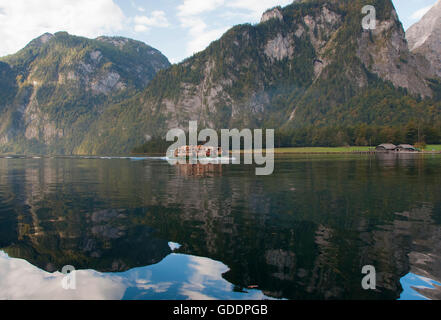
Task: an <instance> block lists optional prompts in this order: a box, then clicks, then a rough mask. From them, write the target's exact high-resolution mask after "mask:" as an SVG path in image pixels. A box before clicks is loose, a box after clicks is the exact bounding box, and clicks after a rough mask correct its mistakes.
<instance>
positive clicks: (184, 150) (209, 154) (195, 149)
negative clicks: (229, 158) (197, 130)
mask: <svg viewBox="0 0 441 320" xmlns="http://www.w3.org/2000/svg"><path fill="white" fill-rule="evenodd" d="M173 155H174V157H175V158H198V159H202V158H218V157H222V156H223V151H222V148H216V147H208V146H202V145H199V146H183V147H180V148H178V149H176V150H174V151H173Z"/></svg>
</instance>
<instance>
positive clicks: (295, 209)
mask: <svg viewBox="0 0 441 320" xmlns="http://www.w3.org/2000/svg"><path fill="white" fill-rule="evenodd" d="M393 156H394V158H393V159H389V158H387V157H386V158H382V157H375V156H374V157H364V156H355V157H353V156H345V157H341V156H326V157H323V156H320V157H319V156H299V157H287V156H284V157H280V158H279V159H277V161H276V170H275V174H274V175H272V176H269V177H256V176H255V175H254V173H255V172H254V170H253V168H250V167H246V166H224V167H222V170H221V174H215V176H214V179H211V178H208V179H206V177H207V176H204V175H203V174H202V175H201V176H200V177H199V178H198V179H188V177H189V176H194V175H192V170H189V169H184V172H185V170H189V172H190V174H185V173H182V171H181V168H179V167H177V166H170V165H168V164H167V163H166V162H165V161H160V160H159V159H158V160H153V161H152V160H147V159H144V160H140V161H131V160H126V159H108V160H107V159H1V160H0V232H1V233H0V248H2V249H3V250H4V251H5V252H6V253H7V254H8V255H9V256H10V257H14V258H21V259H24V260H26V261H27V262H29V263H31V264H32V265H34V266H36V267H38V268H39V269H42V270H45V272H54V271H56V270H60V269H61V268H62V267H63V266H64V265H73V266H75V267H76V268H77V269H93V270H95V272H97V273H98V274H100V275H103V274H108V273H109V272H112V273H115V272H118V275H119V276H121V274H126V273H130V272H131V271H132V270H133V269H135V270H136V269H139V268H140V269H142V270H144V269H148V270H151V268H158V269H156V272H154V273H153V274H160V271H161V270H163V273H162V274H163V279H162V278H161V279H162V280H161V281H159V280H155V281H153V283H160V284H161V285H160V286H159V287H160V288H162V291H164V292H162V293H161V294H162V295H155V294H156V293H155V294H153V293H152V291H149V293H145V292H144V293H143V291H142V290H141V291H137V289H136V288H135V287H136V286H134V285H133V282H131V283H132V284H127V281H126V282H124V283H125V285H124V286H123V289H121V292H122V291H123V297H125V298H140V297H141V296H142V295H144V296H145V297H146V298H158V297H167V298H171V299H173V298H183V297H186V298H197V297H200V298H202V297H204V296H205V295H206V296H210V297H211V296H213V297H216V298H226V299H228V298H236V296H235V294H236V293H239V294H240V292H241V291H247V288H249V287H254V286H257V287H258V288H259V290H261V291H262V292H261V293H259V294H260V296H259V295H257V296H256V298H260V297H263V295H264V296H266V297H272V298H287V299H398V298H400V297H401V298H403V297H404V298H406V297H411V296H410V295H406V294H404V296H403V295H402V293H403V287H404V290H406V288H407V287H406V285H405V284H406V283H408V282H406V281H404V280H403V279H406V278H405V277H406V275H408V274H409V273H411V274H415V275H418V276H421V277H425V278H427V279H432V280H434V281H436V282H440V280H441V259H440V253H441V248H440V246H441V241H440V240H441V227H440V225H441V190H440V188H439V185H440V184H441V170H440V169H441V164H440V161H439V160H440V158H439V157H432V156H430V157H421V156H420V155H417V156H415V155H411V156H412V157H407V158H405V159H403V158H400V157H401V156H403V155H399V156H400V157H398V158H397V157H396V156H397V155H393ZM197 171H198V170H196V172H197ZM196 176H197V175H196ZM209 176H210V175H209ZM170 241H173V242H176V243H180V244H182V247H180V248H179V250H178V252H177V253H174V254H172V250H171V249H170V247H169V242H170ZM176 256H184V257H187V258H188V259H189V257H195V256H197V257H206V258H207V259H208V260H209V261H210V263H212V262H213V261H221V265H222V267H219V269H216V270H217V271H216V274H218V278H217V280H218V281H221V280H222V281H225V282H223V286H222V288H224V290H221V291H216V288H217V287H218V286H219V285H220V284H219V283H217V282H210V281H208V282H207V283H205V285H204V288H205V289H204V290H208V291H202V292H201V291H200V290H199V291H198V290H195V288H197V285H196V286H192V285H189V284H188V283H189V279H190V278H191V276H190V273H186V276H184V275H182V277H181V278H174V280H173V281H175V282H176V286H175V287H173V286H169V287H167V286H164V285H163V283H164V282H165V283H167V282H169V281H168V280H167V279H169V280H170V279H172V278H173V277H174V274H175V273H179V270H177V269H179V268H176V266H179V264H180V263H182V262H180V261H178V260H174V259H176ZM186 261H187V262H186V263H187V265H194V263H191V262H189V261H190V260H186ZM215 265H217V264H216V263H215ZM364 265H374V266H376V268H377V271H378V273H379V274H378V290H376V291H364V290H362V288H361V278H362V275H361V269H362V267H363V266H364ZM149 266H150V267H149ZM226 266H228V268H227V267H226ZM209 269H210V268H208V267H207V266H206V265H205V264H202V265H201V267H198V268H193V269H192V270H195V271H194V272H193V273H192V275H193V276H192V277H196V276H198V275H199V276H200V277H202V278H203V277H204V272H206V271H207V270H209ZM7 277H9V276H7ZM36 281H37V280H36ZM37 282H38V281H37ZM11 283H13V282H11ZM112 283H113V282H112ZM184 283H186V286H185V288H186V289H187V293H188V292H193V295H189V294H187V295H183V294H182V290H183V289H182V288H184V286H183V284H184ZM191 283H193V282H191V281H190V284H191ZM196 283H197V282H196ZM144 284H145V283H144ZM150 284H152V283H150V282H149V283H148V284H146V285H147V286H149V285H150ZM230 284H233V285H234V287H232V286H231V285H230ZM410 287H414V285H411V286H410ZM173 288H179V290H178V289H173ZM435 288H436V286H435ZM0 290H1V291H2V292H3V290H2V289H1V288H0ZM429 290H430V289H428V290H426V289H421V288H417V292H418V293H419V294H421V295H424V296H425V297H428V298H437V297H439V295H438V294H437V293H436V292H435V291H436V289H435V291H434V290H433V289H432V291H429ZM117 291H118V290H116V289H115V290H113V292H117ZM118 292H119V293H118V294H119V295H121V292H120V291H118ZM128 292H133V294H131V293H130V294H129V293H128ZM213 292H217V293H216V294H213ZM405 292H406V291H405ZM252 297H253V298H254V296H252ZM111 298H112V297H111ZM117 298H118V299H119V298H121V297H119V296H118V295H117ZM248 298H250V297H249V296H248Z"/></svg>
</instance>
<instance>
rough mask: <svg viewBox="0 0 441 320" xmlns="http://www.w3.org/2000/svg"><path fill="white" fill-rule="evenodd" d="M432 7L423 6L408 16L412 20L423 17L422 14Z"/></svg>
mask: <svg viewBox="0 0 441 320" xmlns="http://www.w3.org/2000/svg"><path fill="white" fill-rule="evenodd" d="M431 8H432V6H428V7H425V8H422V9H420V10H417V11H415V12H414V13H413V14H412V15H411V16H410V17H411V18H412V19H413V20H420V19H421V18H422V17H424V15H425V14H426V13H427V12H429V10H430V9H431Z"/></svg>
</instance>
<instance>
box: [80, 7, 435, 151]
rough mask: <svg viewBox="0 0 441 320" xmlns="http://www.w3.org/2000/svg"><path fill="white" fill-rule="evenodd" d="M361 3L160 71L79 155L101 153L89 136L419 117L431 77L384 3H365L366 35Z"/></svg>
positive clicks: (275, 23) (303, 16)
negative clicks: (369, 9)
mask: <svg viewBox="0 0 441 320" xmlns="http://www.w3.org/2000/svg"><path fill="white" fill-rule="evenodd" d="M366 4H367V3H366V1H362V0H355V1H353V0H351V1H349V0H338V1H337V0H328V1H324V0H309V1H296V2H294V3H293V4H292V5H289V6H287V7H285V8H280V7H278V8H274V9H271V10H269V11H267V12H265V13H264V15H263V17H262V20H261V23H260V24H257V25H249V24H245V25H239V26H236V27H234V28H232V29H231V30H229V31H228V32H227V33H226V34H225V35H224V36H223V37H222V38H221V39H220V40H218V41H216V42H213V43H212V44H211V45H210V46H209V47H208V48H207V49H206V50H204V51H202V52H200V53H198V54H196V55H194V56H193V57H191V58H189V59H187V60H185V61H184V62H182V63H180V64H178V65H174V66H172V67H171V68H169V69H167V70H165V71H162V72H160V73H159V74H158V75H157V76H156V77H155V79H154V80H153V81H152V82H151V83H150V85H149V86H148V87H147V88H146V90H144V92H143V93H142V94H140V95H139V96H137V97H135V98H134V99H132V100H130V101H125V102H123V103H122V104H120V105H118V106H114V107H112V108H109V109H108V110H107V111H108V113H106V114H104V115H103V118H102V119H105V121H101V122H98V123H96V125H95V127H94V128H92V130H91V131H90V138H87V139H85V143H84V144H83V145H82V149H81V151H82V152H86V153H87V152H89V151H93V152H102V151H104V150H107V149H106V148H104V147H103V146H104V143H105V142H104V140H102V141H99V139H95V140H94V141H93V143H91V141H92V137H99V136H105V137H111V139H112V140H115V141H121V139H120V138H121V133H122V136H124V141H127V140H129V139H131V140H130V141H133V142H139V143H142V141H143V140H145V137H146V136H163V135H164V134H165V132H166V131H167V130H168V129H170V128H175V127H182V128H184V129H185V128H187V127H188V121H189V120H196V121H198V123H199V125H200V127H210V128H216V129H219V128H234V127H239V128H254V127H261V128H262V127H263V128H265V127H266V128H283V127H286V128H301V127H305V126H315V127H317V126H326V125H331V124H332V125H335V124H342V125H344V124H354V123H367V124H391V123H394V124H396V123H400V122H401V123H402V121H407V120H408V119H409V118H411V117H413V116H415V115H417V114H418V113H419V112H420V111H417V110H416V109H415V107H414V103H417V101H419V99H420V98H427V99H430V98H431V97H432V96H433V94H434V93H433V88H432V86H431V82H430V81H429V79H432V78H434V77H435V74H434V73H433V72H432V70H431V68H430V64H429V63H428V61H427V60H426V59H424V58H423V57H418V56H415V55H413V54H412V53H411V52H410V51H409V50H408V47H407V43H406V39H405V33H404V30H403V28H402V25H401V23H400V21H399V19H398V16H397V13H396V11H395V9H394V7H393V4H392V2H391V1H390V0H377V1H374V3H370V4H373V5H374V6H375V7H376V8H377V29H376V30H371V31H367V30H364V29H363V28H362V25H361V21H362V18H363V14H362V10H361V9H362V7H363V6H364V5H366ZM385 97H388V98H387V99H389V100H387V99H386V100H387V101H386V102H385ZM405 97H406V98H405ZM403 99H404V100H405V103H404V102H403ZM382 103H383V104H384V103H385V104H386V108H385V107H384V106H383V104H382ZM366 104H367V106H366ZM128 110H130V111H128ZM129 123H130V124H134V125H133V126H132V128H131V129H129V128H127V124H129ZM114 147H116V148H117V149H113V150H111V151H112V152H116V151H118V150H122V149H124V148H125V147H124V145H123V144H122V143H119V144H118V143H117V144H114ZM125 151H127V149H126V150H125Z"/></svg>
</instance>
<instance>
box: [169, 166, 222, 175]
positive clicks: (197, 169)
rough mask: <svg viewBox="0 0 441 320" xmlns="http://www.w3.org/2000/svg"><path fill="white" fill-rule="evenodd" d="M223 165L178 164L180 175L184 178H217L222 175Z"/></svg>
mask: <svg viewBox="0 0 441 320" xmlns="http://www.w3.org/2000/svg"><path fill="white" fill-rule="evenodd" d="M222 166H223V165H222V164H213V163H206V164H202V163H197V164H177V165H176V167H177V168H178V172H179V175H181V176H184V177H197V178H207V177H217V176H221V175H222Z"/></svg>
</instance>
